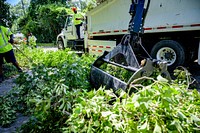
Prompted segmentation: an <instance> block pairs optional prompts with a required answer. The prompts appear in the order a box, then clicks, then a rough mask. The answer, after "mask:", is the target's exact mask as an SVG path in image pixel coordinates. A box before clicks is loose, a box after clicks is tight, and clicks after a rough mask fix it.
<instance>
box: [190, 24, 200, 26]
mask: <svg viewBox="0 0 200 133" xmlns="http://www.w3.org/2000/svg"><path fill="white" fill-rule="evenodd" d="M195 26H200V24H192V25H191V27H195Z"/></svg>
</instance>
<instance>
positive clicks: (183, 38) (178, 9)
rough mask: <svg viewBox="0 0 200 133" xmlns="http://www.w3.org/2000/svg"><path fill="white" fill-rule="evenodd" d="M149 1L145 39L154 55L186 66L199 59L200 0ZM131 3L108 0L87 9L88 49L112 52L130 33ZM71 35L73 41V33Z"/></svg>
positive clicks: (96, 51)
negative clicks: (91, 8)
mask: <svg viewBox="0 0 200 133" xmlns="http://www.w3.org/2000/svg"><path fill="white" fill-rule="evenodd" d="M149 1H150V4H149V7H148V10H147V14H146V18H145V20H144V25H143V30H144V34H143V35H142V42H143V44H144V45H145V46H146V47H145V48H147V50H148V51H149V52H150V51H151V55H152V56H153V58H157V59H159V60H165V61H167V62H169V65H173V64H174V66H177V65H182V64H183V63H184V62H186V60H190V59H189V58H197V55H198V48H199V44H200V43H199V39H200V0H146V1H145V8H147V5H148V2H149ZM130 5H131V0H104V2H103V3H101V4H99V5H98V6H97V7H95V8H94V9H93V10H91V11H89V12H87V13H86V16H87V22H86V24H87V30H85V36H84V49H87V50H88V51H89V53H91V54H98V55H100V54H102V53H103V52H104V51H105V50H106V51H111V50H112V49H113V48H114V47H115V46H116V45H117V44H118V43H119V42H120V41H121V38H122V37H123V35H125V34H128V25H129V21H130V19H131V16H130V14H129V13H128V12H129V8H130ZM69 29H70V28H68V34H74V33H73V32H74V28H71V30H70V31H69ZM67 36H68V37H67V39H68V40H70V37H69V36H70V35H67ZM65 46H66V44H65ZM166 51H167V52H166ZM199 51H200V50H199ZM199 53H200V52H199ZM199 55H200V54H199ZM199 59H200V56H199ZM199 63H200V61H199Z"/></svg>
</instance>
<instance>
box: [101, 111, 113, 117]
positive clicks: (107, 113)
mask: <svg viewBox="0 0 200 133" xmlns="http://www.w3.org/2000/svg"><path fill="white" fill-rule="evenodd" d="M111 114H113V112H111V111H106V112H101V115H102V116H103V117H107V116H109V115H111Z"/></svg>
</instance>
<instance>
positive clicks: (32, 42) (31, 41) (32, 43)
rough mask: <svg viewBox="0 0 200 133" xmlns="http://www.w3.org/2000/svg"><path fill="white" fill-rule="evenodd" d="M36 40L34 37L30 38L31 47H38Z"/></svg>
mask: <svg viewBox="0 0 200 133" xmlns="http://www.w3.org/2000/svg"><path fill="white" fill-rule="evenodd" d="M36 40H37V39H36V37H35V36H33V35H32V36H29V37H28V41H29V44H30V45H31V46H36Z"/></svg>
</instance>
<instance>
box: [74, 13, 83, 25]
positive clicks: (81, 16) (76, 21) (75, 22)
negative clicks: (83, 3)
mask: <svg viewBox="0 0 200 133" xmlns="http://www.w3.org/2000/svg"><path fill="white" fill-rule="evenodd" d="M76 18H83V15H82V14H81V13H79V12H77V13H76V14H74V25H79V24H81V23H82V20H76Z"/></svg>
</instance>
